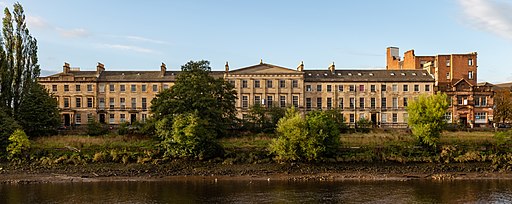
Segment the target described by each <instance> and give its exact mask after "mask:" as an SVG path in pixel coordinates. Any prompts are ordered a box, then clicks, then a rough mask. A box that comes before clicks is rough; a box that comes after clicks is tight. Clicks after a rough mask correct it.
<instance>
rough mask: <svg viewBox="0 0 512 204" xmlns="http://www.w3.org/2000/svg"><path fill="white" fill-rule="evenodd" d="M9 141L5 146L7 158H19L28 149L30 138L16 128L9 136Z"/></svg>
mask: <svg viewBox="0 0 512 204" xmlns="http://www.w3.org/2000/svg"><path fill="white" fill-rule="evenodd" d="M9 141H10V142H11V143H10V144H9V146H7V153H8V158H9V160H20V159H22V158H23V153H25V152H27V151H28V150H29V149H30V140H28V137H27V135H26V134H25V132H23V130H21V129H17V130H15V131H14V133H12V134H11V136H10V137H9Z"/></svg>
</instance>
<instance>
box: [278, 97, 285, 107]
mask: <svg viewBox="0 0 512 204" xmlns="http://www.w3.org/2000/svg"><path fill="white" fill-rule="evenodd" d="M279 105H280V106H281V108H284V107H286V96H279Z"/></svg>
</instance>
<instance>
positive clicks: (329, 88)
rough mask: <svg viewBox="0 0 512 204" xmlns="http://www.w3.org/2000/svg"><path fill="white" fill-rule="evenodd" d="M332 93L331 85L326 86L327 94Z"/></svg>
mask: <svg viewBox="0 0 512 204" xmlns="http://www.w3.org/2000/svg"><path fill="white" fill-rule="evenodd" d="M331 91H332V85H330V84H329V85H327V92H331Z"/></svg>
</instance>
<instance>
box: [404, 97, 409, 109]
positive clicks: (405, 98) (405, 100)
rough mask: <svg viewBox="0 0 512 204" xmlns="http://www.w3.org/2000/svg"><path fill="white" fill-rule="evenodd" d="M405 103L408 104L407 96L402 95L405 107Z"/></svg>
mask: <svg viewBox="0 0 512 204" xmlns="http://www.w3.org/2000/svg"><path fill="white" fill-rule="evenodd" d="M407 104H408V101H407V97H404V107H407Z"/></svg>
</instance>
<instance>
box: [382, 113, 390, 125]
mask: <svg viewBox="0 0 512 204" xmlns="http://www.w3.org/2000/svg"><path fill="white" fill-rule="evenodd" d="M380 121H381V123H387V122H388V114H387V113H381V114H380Z"/></svg>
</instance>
